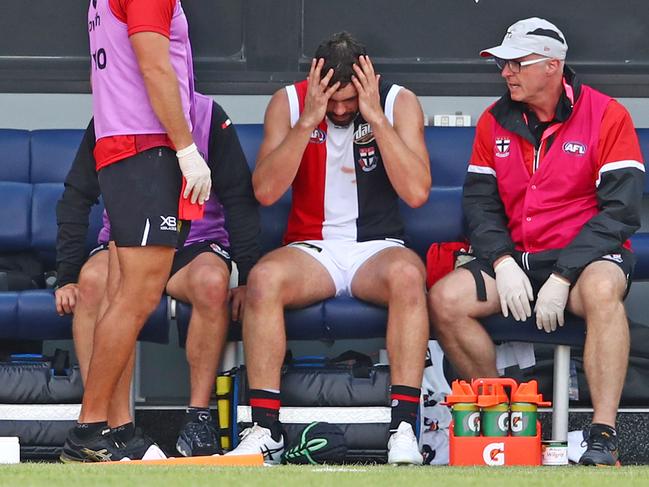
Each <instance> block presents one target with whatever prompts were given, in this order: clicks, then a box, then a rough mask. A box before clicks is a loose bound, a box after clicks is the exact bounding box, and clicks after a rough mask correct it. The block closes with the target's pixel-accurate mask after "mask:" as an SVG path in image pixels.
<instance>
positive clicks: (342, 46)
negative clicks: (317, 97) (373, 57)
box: [315, 31, 367, 86]
mask: <svg viewBox="0 0 649 487" xmlns="http://www.w3.org/2000/svg"><path fill="white" fill-rule="evenodd" d="M366 54H367V51H366V50H365V46H364V45H363V44H361V43H360V42H358V40H356V38H354V36H352V35H351V34H350V33H349V32H345V31H343V32H337V33H336V34H334V35H332V36H331V37H330V38H329V39H327V40H326V41H324V42H323V43H322V44H320V45H319V46H318V49H316V51H315V58H316V59H320V58H322V59H324V60H325V63H324V66H323V67H322V71H321V76H322V77H323V78H324V77H325V76H326V74H327V72H328V71H329V69H330V68H333V70H334V74H333V76H332V78H331V81H329V86H332V85H333V84H335V83H336V82H337V81H340V84H341V86H344V85H346V84H347V83H350V82H351V80H352V75H353V74H354V69H353V68H352V66H353V65H354V64H355V63H357V62H358V58H359V56H365V55H366Z"/></svg>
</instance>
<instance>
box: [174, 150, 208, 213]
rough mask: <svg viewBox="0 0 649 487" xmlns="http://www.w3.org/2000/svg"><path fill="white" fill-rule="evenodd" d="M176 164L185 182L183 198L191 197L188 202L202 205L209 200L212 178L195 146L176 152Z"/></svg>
mask: <svg viewBox="0 0 649 487" xmlns="http://www.w3.org/2000/svg"><path fill="white" fill-rule="evenodd" d="M176 156H177V157H178V164H179V166H180V170H181V172H182V173H183V177H184V178H185V180H186V185H185V191H184V192H183V198H189V197H191V199H190V201H191V202H192V203H196V202H197V201H198V202H199V203H200V204H201V205H202V204H203V203H205V201H207V200H208V199H209V198H210V191H211V189H212V176H211V172H210V168H209V167H208V166H207V163H206V162H205V159H203V156H202V155H201V153H200V152H199V151H198V148H197V147H196V144H192V145H190V146H188V147H185V148H184V149H181V150H179V151H178V152H176Z"/></svg>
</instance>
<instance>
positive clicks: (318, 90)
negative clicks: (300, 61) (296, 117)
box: [300, 59, 340, 128]
mask: <svg viewBox="0 0 649 487" xmlns="http://www.w3.org/2000/svg"><path fill="white" fill-rule="evenodd" d="M323 66H324V59H313V60H312V61H311V69H310V70H309V77H308V83H307V91H306V97H305V99H304V110H303V111H302V114H301V115H300V119H301V120H302V121H303V123H304V124H305V125H307V126H308V127H309V128H316V127H317V126H318V124H319V123H320V122H321V121H322V120H323V119H324V117H325V114H326V113H327V103H328V102H329V98H331V95H333V94H334V93H335V92H336V91H337V90H338V88H340V81H337V82H336V83H334V84H333V85H332V86H329V82H330V81H331V78H332V77H333V75H334V70H333V69H329V71H327V73H326V74H325V75H324V77H322V67H323Z"/></svg>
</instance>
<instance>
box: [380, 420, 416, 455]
mask: <svg viewBox="0 0 649 487" xmlns="http://www.w3.org/2000/svg"><path fill="white" fill-rule="evenodd" d="M388 463H389V464H391V465H421V464H422V463H424V457H422V456H421V453H420V451H419V444H418V443H417V437H416V436H415V433H414V431H412V426H410V424H408V423H406V422H405V421H401V423H399V427H398V428H397V431H395V432H394V433H392V435H391V436H390V439H389V440H388Z"/></svg>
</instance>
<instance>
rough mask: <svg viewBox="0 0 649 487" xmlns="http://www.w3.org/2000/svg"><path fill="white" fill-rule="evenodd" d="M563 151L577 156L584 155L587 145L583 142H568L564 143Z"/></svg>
mask: <svg viewBox="0 0 649 487" xmlns="http://www.w3.org/2000/svg"><path fill="white" fill-rule="evenodd" d="M563 152H565V153H567V154H574V155H576V156H583V155H584V154H586V146H585V145H584V144H582V143H581V142H566V143H565V144H563Z"/></svg>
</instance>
